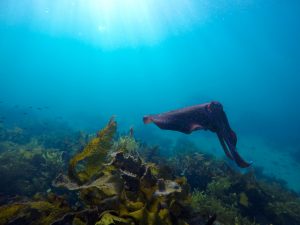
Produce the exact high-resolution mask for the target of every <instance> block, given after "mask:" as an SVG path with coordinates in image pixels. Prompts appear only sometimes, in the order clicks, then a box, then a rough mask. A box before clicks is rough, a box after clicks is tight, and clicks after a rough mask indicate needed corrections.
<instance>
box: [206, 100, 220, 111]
mask: <svg viewBox="0 0 300 225" xmlns="http://www.w3.org/2000/svg"><path fill="white" fill-rule="evenodd" d="M208 109H209V111H211V112H216V111H222V110H223V106H222V104H221V103H220V102H217V101H212V102H211V103H210V104H209V105H208Z"/></svg>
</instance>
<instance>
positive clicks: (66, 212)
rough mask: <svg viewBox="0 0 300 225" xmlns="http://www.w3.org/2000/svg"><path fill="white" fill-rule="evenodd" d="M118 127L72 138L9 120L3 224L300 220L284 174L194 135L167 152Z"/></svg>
mask: <svg viewBox="0 0 300 225" xmlns="http://www.w3.org/2000/svg"><path fill="white" fill-rule="evenodd" d="M15 132H17V134H18V135H19V136H18V135H17V136H16V137H14V138H10V136H11V135H12V134H14V135H15ZM116 132H117V123H116V121H115V120H114V119H113V118H112V119H111V120H110V121H109V122H108V124H107V125H106V126H105V127H104V128H103V129H102V130H100V131H99V132H98V133H97V134H96V135H94V136H88V135H85V134H83V133H72V135H70V134H69V135H68V136H67V137H68V140H67V141H65V140H64V141H63V142H62V141H59V140H57V139H61V138H63V137H64V138H65V137H66V136H65V135H62V136H61V137H59V136H58V137H57V138H55V135H54V134H53V133H52V132H51V135H48V136H49V137H50V138H48V137H47V136H46V137H45V136H43V137H38V136H37V137H35V138H30V139H29V138H28V137H27V136H26V138H25V137H24V135H23V136H22V132H20V130H17V131H15V130H11V129H10V130H4V129H2V130H1V135H2V136H1V135H0V136H1V137H2V139H1V142H0V176H1V180H0V184H1V186H0V194H1V195H0V224H4V225H6V224H7V225H19V224H22V225H24V224H32V225H38V224H39V225H42V224H47V225H48V224H49V225H63V224H64V225H65V224H66V225H68V224H70V225H109V224H120V225H127V224H130V225H131V224H141V225H148V224H149V225H160V224H161V225H172V224H175V225H176V224H178V225H181V224H182V225H213V224H215V225H217V224H219V225H220V224H224V225H248V224H249V225H250V224H252V225H255V224H261V225H264V224H280V225H281V224H289V225H296V224H300V217H299V215H300V199H299V197H298V195H297V194H296V193H293V192H292V191H289V190H288V189H287V188H286V187H285V186H284V185H282V184H281V183H280V182H278V181H276V180H274V179H269V178H268V177H265V176H259V177H258V175H257V173H256V172H255V170H253V171H250V172H248V173H246V174H242V173H240V172H238V171H235V170H234V169H232V168H231V167H230V166H229V165H227V164H226V162H224V161H222V160H217V159H215V158H214V157H212V156H210V155H207V154H203V153H201V151H199V149H197V147H196V146H195V145H193V144H192V143H188V142H183V141H179V142H178V143H177V144H176V145H175V147H174V149H173V152H174V155H173V156H172V157H170V158H166V157H162V156H161V155H160V151H159V147H158V146H147V145H146V144H141V143H140V142H139V141H137V140H136V139H135V138H134V137H133V132H132V131H131V132H130V134H129V135H123V136H118V137H117V135H116ZM20 135H21V136H20ZM116 137H117V138H116ZM67 149H69V151H68V154H66V153H65V151H66V150H67Z"/></svg>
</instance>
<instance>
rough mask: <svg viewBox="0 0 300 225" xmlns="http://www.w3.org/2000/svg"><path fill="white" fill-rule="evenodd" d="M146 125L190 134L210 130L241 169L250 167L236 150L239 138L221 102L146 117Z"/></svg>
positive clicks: (227, 154)
mask: <svg viewBox="0 0 300 225" xmlns="http://www.w3.org/2000/svg"><path fill="white" fill-rule="evenodd" d="M143 120H144V123H145V124H148V123H154V124H155V125H157V126H158V127H159V128H160V129H163V130H173V131H179V132H182V133H185V134H190V133H192V132H193V131H196V130H210V131H212V132H214V133H216V134H217V136H218V139H219V141H220V144H221V146H222V148H223V150H224V152H225V154H226V156H227V157H228V158H230V159H232V160H234V161H235V162H236V164H237V165H238V166H239V167H242V168H245V167H249V166H250V165H251V164H252V162H250V163H248V162H246V161H245V160H243V159H242V157H241V156H240V155H239V154H238V152H237V150H236V144H237V137H236V134H235V133H234V131H232V129H231V128H230V126H229V122H228V119H227V116H226V114H225V112H224V111H223V107H222V105H221V104H220V103H219V102H215V101H214V102H210V103H205V104H201V105H196V106H191V107H187V108H183V109H179V110H174V111H170V112H166V113H161V114H156V115H149V116H144V118H143Z"/></svg>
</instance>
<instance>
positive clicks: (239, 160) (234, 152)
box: [225, 138, 253, 168]
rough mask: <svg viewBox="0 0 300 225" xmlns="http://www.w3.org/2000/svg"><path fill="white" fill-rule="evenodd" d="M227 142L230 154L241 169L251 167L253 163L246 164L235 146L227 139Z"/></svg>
mask: <svg viewBox="0 0 300 225" xmlns="http://www.w3.org/2000/svg"><path fill="white" fill-rule="evenodd" d="M225 142H226V144H227V145H228V148H229V149H230V153H231V155H232V156H233V158H234V161H235V162H236V163H237V165H238V166H239V167H241V168H247V167H249V166H251V164H252V163H253V162H246V161H245V160H244V159H243V158H242V157H241V156H240V154H239V153H238V152H237V150H236V147H235V146H233V145H232V144H231V143H230V141H229V140H228V139H227V138H225Z"/></svg>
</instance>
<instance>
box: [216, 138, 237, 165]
mask: <svg viewBox="0 0 300 225" xmlns="http://www.w3.org/2000/svg"><path fill="white" fill-rule="evenodd" d="M217 135H218V138H219V141H220V143H221V146H222V148H223V150H224V152H225V154H226V156H227V157H228V158H229V159H231V160H234V158H233V156H232V155H231V154H230V152H229V150H228V148H227V146H226V144H225V142H224V140H223V138H222V137H221V135H220V134H219V133H217Z"/></svg>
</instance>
